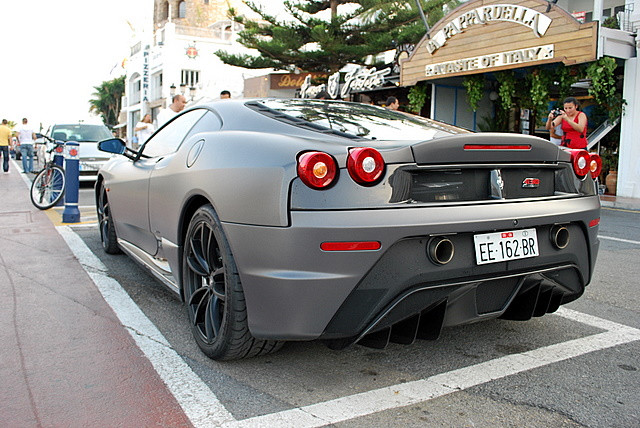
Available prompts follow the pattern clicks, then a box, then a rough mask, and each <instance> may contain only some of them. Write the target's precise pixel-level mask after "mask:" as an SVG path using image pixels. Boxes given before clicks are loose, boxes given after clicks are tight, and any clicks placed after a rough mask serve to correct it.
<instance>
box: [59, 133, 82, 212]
mask: <svg viewBox="0 0 640 428" xmlns="http://www.w3.org/2000/svg"><path fill="white" fill-rule="evenodd" d="M79 152H80V144H78V143H76V142H75V141H69V142H68V143H67V144H66V145H65V146H64V161H65V162H64V163H65V166H64V178H65V183H66V184H65V187H66V188H65V191H64V211H62V222H63V223H79V222H80V209H78V198H79V197H80V153H79Z"/></svg>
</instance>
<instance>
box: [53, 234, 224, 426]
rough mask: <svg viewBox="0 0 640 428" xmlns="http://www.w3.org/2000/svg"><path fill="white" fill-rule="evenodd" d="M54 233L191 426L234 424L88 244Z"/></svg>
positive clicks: (68, 235) (75, 236) (211, 393)
mask: <svg viewBox="0 0 640 428" xmlns="http://www.w3.org/2000/svg"><path fill="white" fill-rule="evenodd" d="M56 229H57V230H58V232H59V233H60V235H62V237H63V238H64V240H65V241H66V242H67V245H68V246H69V248H71V251H73V254H74V255H75V256H76V258H77V259H78V260H79V261H80V264H81V265H82V267H83V268H84V270H85V271H86V272H87V273H88V274H89V276H90V277H91V279H92V280H93V282H94V283H95V284H96V287H98V290H99V291H100V293H101V294H102V297H104V300H105V301H106V302H107V304H108V305H109V306H111V308H112V309H113V311H114V312H115V313H116V315H117V316H118V319H119V320H120V322H121V323H122V325H123V326H124V327H125V328H126V329H127V331H128V332H129V334H130V335H131V337H133V339H134V340H135V342H136V344H137V345H138V347H139V348H140V349H141V350H142V352H144V354H145V355H146V357H147V358H148V359H149V361H150V362H151V364H152V365H153V367H154V369H155V370H156V372H158V375H159V376H160V378H162V380H163V381H164V383H165V384H166V385H167V387H168V389H169V391H171V393H172V394H173V396H174V397H175V398H176V400H177V401H178V403H179V404H180V406H181V407H182V409H183V410H184V412H185V414H186V415H187V417H188V418H189V419H190V420H191V422H192V423H193V425H194V426H196V427H208V426H212V427H213V426H220V425H221V424H223V423H224V422H227V421H233V420H235V419H234V417H233V416H232V415H231V413H229V412H228V411H227V409H225V407H224V406H223V405H222V403H220V401H219V400H218V398H217V397H216V396H215V394H214V393H213V392H212V391H211V389H210V388H209V387H208V386H207V384H206V383H204V382H203V381H202V379H200V378H199V377H198V375H196V374H195V373H194V372H193V370H191V368H190V367H189V366H188V365H187V363H185V362H184V360H183V359H182V358H181V357H180V355H178V353H177V352H176V351H174V350H173V348H171V345H169V342H168V341H167V339H165V337H164V336H163V335H162V333H160V331H159V330H158V329H157V328H156V326H155V325H154V324H153V323H152V322H151V320H149V318H147V316H146V315H145V314H144V313H143V312H142V311H141V310H140V308H139V307H138V305H136V304H135V302H134V301H133V300H132V299H131V298H130V297H129V295H128V294H127V292H126V291H125V290H124V289H123V288H122V286H121V285H120V284H119V283H118V282H117V281H116V280H114V279H113V278H111V277H109V276H108V274H107V268H106V266H105V265H104V264H103V263H102V262H101V261H100V259H98V257H97V256H96V255H95V254H93V252H92V251H91V250H90V249H89V247H87V244H85V243H84V241H83V240H82V239H81V238H80V237H79V236H78V235H77V234H76V233H74V232H73V230H71V228H69V227H68V226H58V227H57V228H56Z"/></svg>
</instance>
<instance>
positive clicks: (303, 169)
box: [298, 152, 338, 189]
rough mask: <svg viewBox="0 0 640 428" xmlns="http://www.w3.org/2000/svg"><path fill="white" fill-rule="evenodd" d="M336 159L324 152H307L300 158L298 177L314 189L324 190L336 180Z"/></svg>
mask: <svg viewBox="0 0 640 428" xmlns="http://www.w3.org/2000/svg"><path fill="white" fill-rule="evenodd" d="M337 172H338V166H337V164H336V161H335V159H333V157H331V155H328V154H327V153H323V152H306V153H303V154H302V155H300V157H299V158H298V177H300V179H301V180H302V182H303V183H304V184H306V185H307V186H309V187H311V188H312V189H323V188H325V187H327V186H329V185H330V184H331V183H332V182H333V180H334V179H335V178H336V173H337Z"/></svg>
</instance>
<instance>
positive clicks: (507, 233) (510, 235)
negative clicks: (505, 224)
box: [500, 232, 513, 238]
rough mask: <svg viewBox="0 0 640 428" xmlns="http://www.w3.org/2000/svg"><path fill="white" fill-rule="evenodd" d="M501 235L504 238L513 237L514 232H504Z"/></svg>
mask: <svg viewBox="0 0 640 428" xmlns="http://www.w3.org/2000/svg"><path fill="white" fill-rule="evenodd" d="M500 236H502V237H503V238H513V232H503V233H502V234H501V235H500Z"/></svg>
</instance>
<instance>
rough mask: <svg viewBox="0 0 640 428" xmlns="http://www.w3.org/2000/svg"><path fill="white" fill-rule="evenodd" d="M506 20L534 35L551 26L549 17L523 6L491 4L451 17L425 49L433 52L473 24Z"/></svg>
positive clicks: (541, 33)
mask: <svg viewBox="0 0 640 428" xmlns="http://www.w3.org/2000/svg"><path fill="white" fill-rule="evenodd" d="M495 21H507V22H513V23H516V24H521V25H524V26H526V27H529V28H531V30H532V31H533V34H534V35H535V36H536V37H541V36H542V35H544V34H545V33H546V32H547V30H548V29H549V27H550V26H551V22H552V20H551V18H549V17H548V16H546V15H543V14H542V13H540V12H537V11H535V10H533V9H529V8H527V7H524V6H517V5H512V4H493V5H488V6H481V7H477V8H475V9H471V10H469V11H467V12H465V13H463V14H461V15H458V16H456V17H455V18H453V19H451V21H449V22H448V23H447V24H446V25H445V26H444V28H442V29H441V30H440V31H438V32H437V33H436V34H435V36H433V37H432V38H431V39H430V40H429V41H428V42H427V50H428V51H429V53H430V54H433V53H434V52H435V51H436V50H437V49H439V48H441V47H442V46H444V45H445V43H447V40H449V39H450V38H451V37H453V36H455V35H456V34H460V33H463V32H464V31H465V30H466V29H467V28H469V27H471V26H474V25H484V24H488V23H489V22H495Z"/></svg>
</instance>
